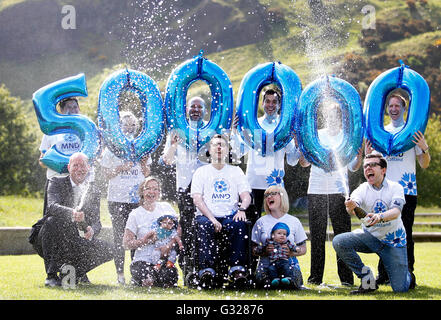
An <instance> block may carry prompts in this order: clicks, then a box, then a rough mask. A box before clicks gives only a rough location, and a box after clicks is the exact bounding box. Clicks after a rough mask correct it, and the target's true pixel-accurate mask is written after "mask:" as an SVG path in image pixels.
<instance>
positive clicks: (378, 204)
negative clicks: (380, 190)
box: [372, 199, 387, 213]
mask: <svg viewBox="0 0 441 320" xmlns="http://www.w3.org/2000/svg"><path fill="white" fill-rule="evenodd" d="M372 211H373V212H374V213H381V212H385V211H387V205H386V203H384V202H383V201H382V200H381V199H379V200H377V201H375V204H374V208H373V210H372Z"/></svg>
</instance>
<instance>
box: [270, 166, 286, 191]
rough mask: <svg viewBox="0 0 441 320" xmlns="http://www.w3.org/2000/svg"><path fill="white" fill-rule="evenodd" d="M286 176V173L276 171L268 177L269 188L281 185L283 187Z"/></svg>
mask: <svg viewBox="0 0 441 320" xmlns="http://www.w3.org/2000/svg"><path fill="white" fill-rule="evenodd" d="M284 176H285V171H283V170H278V169H274V170H273V172H271V174H270V175H269V176H267V177H266V183H267V184H268V186H276V185H281V186H282V187H283V177H284Z"/></svg>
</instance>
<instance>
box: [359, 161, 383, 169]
mask: <svg viewBox="0 0 441 320" xmlns="http://www.w3.org/2000/svg"><path fill="white" fill-rule="evenodd" d="M376 166H381V165H380V163H378V162H370V163H365V164H364V165H363V169H366V168H367V167H370V168H375V167H376Z"/></svg>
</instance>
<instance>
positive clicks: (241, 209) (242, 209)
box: [237, 208, 247, 211]
mask: <svg viewBox="0 0 441 320" xmlns="http://www.w3.org/2000/svg"><path fill="white" fill-rule="evenodd" d="M237 210H239V211H247V209H244V208H239V209H237Z"/></svg>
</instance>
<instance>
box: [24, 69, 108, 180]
mask: <svg viewBox="0 0 441 320" xmlns="http://www.w3.org/2000/svg"><path fill="white" fill-rule="evenodd" d="M75 96H82V97H86V96H87V86H86V77H85V75H84V74H79V75H77V76H73V77H69V78H65V79H62V80H59V81H56V82H53V83H51V84H48V85H47V86H45V87H43V88H40V89H39V90H37V91H35V92H34V94H33V97H32V101H33V103H34V109H35V112H36V114H37V119H38V123H39V125H40V129H41V131H43V133H45V134H47V135H55V134H61V133H70V134H75V135H77V136H78V137H79V138H80V139H81V142H82V148H81V152H83V153H84V154H86V155H87V156H88V158H89V161H92V160H93V159H95V158H96V156H97V155H98V154H99V152H100V136H99V132H98V129H97V127H96V125H95V123H94V122H93V121H92V120H90V119H89V118H88V117H86V116H84V115H79V114H78V115H64V114H60V113H58V112H57V109H56V106H57V103H58V102H60V101H61V100H63V99H66V98H68V97H75ZM69 158H70V155H66V154H63V153H62V152H60V151H59V150H58V149H57V148H56V146H55V145H54V146H52V147H51V148H50V149H49V150H47V151H46V152H45V154H44V156H43V157H42V159H41V161H42V162H43V163H44V164H45V165H46V166H47V167H48V168H51V169H52V170H55V171H56V172H59V173H65V172H67V165H68V163H69Z"/></svg>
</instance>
